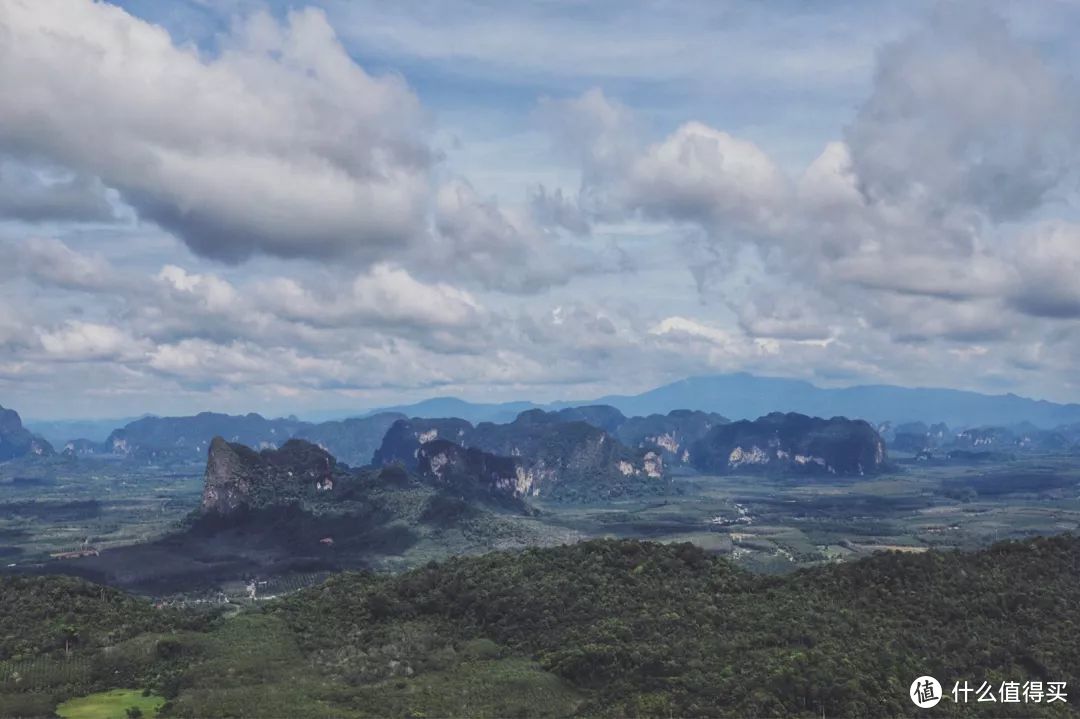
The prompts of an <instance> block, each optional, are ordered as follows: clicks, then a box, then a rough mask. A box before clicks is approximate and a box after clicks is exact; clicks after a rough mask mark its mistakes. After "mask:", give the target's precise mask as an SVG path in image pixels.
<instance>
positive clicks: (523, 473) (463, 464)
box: [417, 439, 532, 509]
mask: <svg viewBox="0 0 1080 719" xmlns="http://www.w3.org/2000/svg"><path fill="white" fill-rule="evenodd" d="M417 471H418V473H419V474H420V475H421V476H423V477H426V478H427V479H429V480H431V481H432V482H434V483H435V484H436V485H438V486H440V487H442V488H445V489H449V490H451V491H452V492H454V493H456V494H460V495H462V496H464V497H465V498H467V499H477V500H481V501H494V502H495V503H497V504H501V505H513V506H514V508H515V509H523V508H525V506H526V505H525V504H524V503H523V502H521V501H520V500H522V499H524V498H526V497H528V495H529V490H530V488H531V486H532V484H531V482H530V481H529V477H528V471H527V470H526V468H525V467H524V466H523V463H522V460H521V459H520V458H518V457H500V456H498V455H494V454H491V453H489V452H484V451H483V450H480V449H477V448H475V447H470V448H465V447H462V446H461V445H459V444H455V443H454V442H451V441H449V440H445V439H434V440H432V441H430V442H425V443H424V444H422V445H421V446H420V449H419V451H418V452H417Z"/></svg>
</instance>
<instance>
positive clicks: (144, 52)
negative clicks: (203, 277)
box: [0, 0, 432, 261]
mask: <svg viewBox="0 0 1080 719" xmlns="http://www.w3.org/2000/svg"><path fill="white" fill-rule="evenodd" d="M0 38H3V39H2V41H0V94H2V95H3V96H4V102H3V103H2V105H0V149H3V150H5V151H6V152H8V153H15V152H17V153H20V154H33V155H35V156H39V157H43V158H47V159H48V160H49V161H51V162H53V163H55V164H57V165H59V166H61V167H65V168H69V169H70V170H71V171H73V172H75V173H78V176H79V177H82V176H87V177H96V178H100V180H101V181H102V182H103V183H105V184H106V185H108V186H109V187H113V188H115V189H117V190H118V191H119V192H120V195H121V196H122V198H123V199H124V200H125V201H126V202H127V203H129V204H130V205H132V206H133V207H135V209H136V210H137V211H138V212H139V214H140V215H141V216H142V217H143V218H145V219H149V220H152V221H154V222H157V223H159V224H161V225H162V226H164V227H166V228H167V229H169V230H171V231H173V232H175V233H176V234H177V235H178V236H179V237H181V238H182V239H183V240H184V241H185V242H186V243H187V244H188V246H190V247H191V248H192V249H193V250H194V251H195V252H197V253H200V254H203V255H206V256H209V257H215V258H218V259H223V260H229V261H235V260H239V259H243V258H245V257H248V256H250V255H252V254H255V253H265V254H270V255H278V256H282V257H359V258H368V259H370V258H373V257H381V256H383V255H385V254H387V253H388V252H390V251H393V250H395V249H398V248H400V247H402V246H405V245H407V244H408V243H409V242H410V241H412V239H413V238H415V237H417V236H419V235H420V233H421V230H422V229H423V218H424V209H425V203H426V199H427V194H428V169H429V166H430V164H431V162H432V156H431V152H430V151H429V149H428V148H427V146H426V145H425V143H424V141H423V140H422V136H421V132H420V129H421V126H422V124H423V122H424V118H423V113H422V111H421V108H420V106H419V103H418V101H417V99H416V97H415V96H414V95H413V94H412V93H411V92H410V91H409V89H408V88H407V87H406V86H405V84H404V83H403V82H402V81H401V80H400V79H399V78H398V77H395V76H387V77H374V76H372V75H369V74H368V73H366V72H365V71H364V70H363V69H362V68H360V67H359V66H358V65H356V64H355V63H354V62H353V61H352V59H351V58H350V57H349V55H348V53H347V52H346V51H345V49H344V48H343V47H342V46H341V44H340V43H339V42H338V40H337V37H336V36H335V33H334V31H333V29H332V28H331V27H330V25H329V24H328V23H327V21H326V18H325V17H324V16H323V14H322V13H321V12H320V11H318V10H314V9H307V10H302V11H295V12H290V13H289V14H288V17H287V19H286V20H285V21H284V23H283V24H278V23H277V22H276V21H275V20H273V19H271V18H270V17H269V16H266V15H256V16H254V17H252V18H250V19H249V21H247V22H245V23H243V24H241V25H239V26H237V27H236V28H234V30H233V32H232V34H231V35H230V36H228V37H227V38H226V39H225V41H224V47H223V48H222V50H221V52H220V54H218V55H216V56H209V55H207V54H205V53H203V52H200V51H199V50H198V49H196V48H194V47H192V46H188V45H177V44H175V43H174V42H173V40H172V38H171V37H170V36H169V34H168V33H167V32H166V31H165V30H163V29H162V28H160V27H157V26H154V25H151V24H149V23H147V22H144V21H142V20H140V19H138V18H135V17H133V16H131V15H129V14H128V13H126V12H125V11H124V10H122V9H120V8H117V7H115V6H112V5H108V4H105V3H94V2H89V1H88V0H76V1H74V2H69V1H67V0H13V1H12V2H5V3H3V4H2V6H0ZM73 68H77V69H78V70H77V71H73Z"/></svg>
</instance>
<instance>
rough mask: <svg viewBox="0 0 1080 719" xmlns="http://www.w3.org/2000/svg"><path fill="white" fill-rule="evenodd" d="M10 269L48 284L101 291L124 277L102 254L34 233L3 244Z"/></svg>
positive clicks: (13, 273)
mask: <svg viewBox="0 0 1080 719" xmlns="http://www.w3.org/2000/svg"><path fill="white" fill-rule="evenodd" d="M0 250H2V251H3V252H4V254H5V256H6V257H7V258H8V263H9V264H8V272H11V273H12V275H11V276H14V275H22V276H24V277H28V278H30V279H32V280H33V281H34V282H37V283H38V284H41V285H44V286H47V287H59V288H62V289H68V290H84V291H88V292H98V291H102V290H107V289H116V285H117V284H118V283H120V282H121V279H120V278H119V276H118V275H117V273H116V272H115V270H114V269H113V267H112V266H111V265H110V264H109V262H108V261H107V260H106V259H105V258H104V257H102V256H100V255H85V254H82V253H80V252H76V251H75V250H73V249H71V248H70V247H68V246H67V245H66V244H64V243H63V242H61V241H60V240H57V239H54V238H49V237H31V238H28V239H24V240H19V241H17V242H7V243H2V244H0Z"/></svg>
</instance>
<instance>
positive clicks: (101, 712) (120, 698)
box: [56, 689, 165, 719]
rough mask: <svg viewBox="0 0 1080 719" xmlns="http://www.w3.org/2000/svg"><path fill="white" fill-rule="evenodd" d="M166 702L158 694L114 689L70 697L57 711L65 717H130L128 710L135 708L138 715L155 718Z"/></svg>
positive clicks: (117, 718) (122, 718)
mask: <svg viewBox="0 0 1080 719" xmlns="http://www.w3.org/2000/svg"><path fill="white" fill-rule="evenodd" d="M164 703H165V698H164V697H161V696H158V695H157V694H148V695H146V696H143V693H142V692H141V691H139V690H137V689H113V690H111V691H107V692H98V693H97V694H90V695H88V696H85V697H77V698H75V699H69V700H68V701H66V702H64V703H63V704H61V705H60V706H58V707H57V708H56V713H57V714H58V715H59V716H61V717H63V719H128V717H129V716H130V714H128V710H129V709H132V708H134V709H137V710H138V711H139V714H138V716H142V717H145V718H146V719H153V717H156V716H157V714H158V709H160V708H161V705H162V704H164Z"/></svg>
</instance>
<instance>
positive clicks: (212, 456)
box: [202, 437, 337, 515]
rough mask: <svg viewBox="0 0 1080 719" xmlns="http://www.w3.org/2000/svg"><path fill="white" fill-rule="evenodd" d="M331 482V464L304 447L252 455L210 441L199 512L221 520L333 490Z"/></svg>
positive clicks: (294, 443)
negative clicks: (213, 515) (230, 515)
mask: <svg viewBox="0 0 1080 719" xmlns="http://www.w3.org/2000/svg"><path fill="white" fill-rule="evenodd" d="M336 478H337V462H336V461H335V460H334V458H333V457H332V456H330V454H328V453H327V452H325V451H324V450H322V449H320V448H319V447H316V446H315V445H313V444H311V443H309V442H305V441H303V440H296V439H294V440H289V441H288V442H286V443H285V444H284V445H283V446H282V447H281V448H280V449H273V450H263V451H262V452H256V451H254V450H253V449H251V448H249V447H246V446H244V445H242V444H235V443H231V442H226V441H225V440H224V439H222V438H221V437H214V438H213V439H212V440H211V442H210V449H209V455H208V458H207V462H206V475H205V478H204V482H203V499H202V510H203V512H205V513H217V514H223V515H224V514H232V513H234V512H237V511H239V510H241V509H245V508H248V509H255V508H260V507H267V506H272V505H285V504H291V503H295V502H297V501H299V500H301V499H303V498H304V497H305V496H313V495H317V494H318V493H320V492H327V491H331V490H333V488H334V482H335V480H336Z"/></svg>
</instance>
